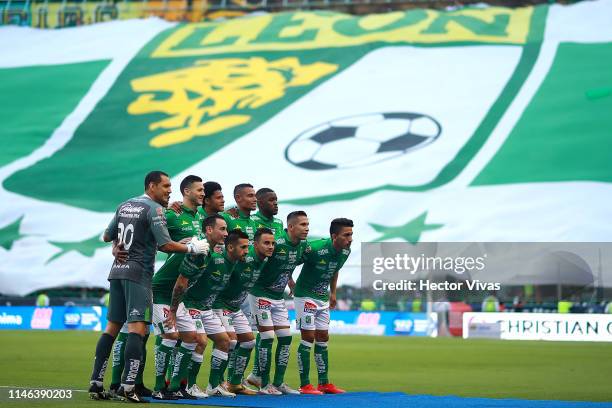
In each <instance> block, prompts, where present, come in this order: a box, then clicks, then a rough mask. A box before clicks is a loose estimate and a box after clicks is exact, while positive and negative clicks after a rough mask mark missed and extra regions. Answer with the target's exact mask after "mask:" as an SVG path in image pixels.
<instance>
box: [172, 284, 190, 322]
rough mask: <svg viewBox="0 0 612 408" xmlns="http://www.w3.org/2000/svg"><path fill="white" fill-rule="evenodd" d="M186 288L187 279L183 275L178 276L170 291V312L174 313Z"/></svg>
mask: <svg viewBox="0 0 612 408" xmlns="http://www.w3.org/2000/svg"><path fill="white" fill-rule="evenodd" d="M188 286H189V279H187V278H186V277H185V276H183V275H179V277H178V278H177V279H176V283H175V284H174V289H172V301H171V302H170V311H172V312H174V313H176V311H177V310H178V307H179V304H181V301H182V300H183V296H184V295H185V292H187V288H188Z"/></svg>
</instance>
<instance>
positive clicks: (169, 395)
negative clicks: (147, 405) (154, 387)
mask: <svg viewBox="0 0 612 408" xmlns="http://www.w3.org/2000/svg"><path fill="white" fill-rule="evenodd" d="M151 398H153V399H156V400H165V401H176V400H177V399H178V398H177V397H175V396H174V393H173V392H170V391H168V389H166V388H164V389H163V390H161V391H153V393H152V394H151Z"/></svg>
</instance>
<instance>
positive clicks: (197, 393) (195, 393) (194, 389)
mask: <svg viewBox="0 0 612 408" xmlns="http://www.w3.org/2000/svg"><path fill="white" fill-rule="evenodd" d="M187 392H188V393H189V395H191V396H192V397H196V398H208V394H207V393H205V392H204V391H202V390H201V389H200V387H198V384H193V385H192V386H191V387H189V388H187Z"/></svg>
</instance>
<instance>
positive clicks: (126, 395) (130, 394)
mask: <svg viewBox="0 0 612 408" xmlns="http://www.w3.org/2000/svg"><path fill="white" fill-rule="evenodd" d="M117 394H119V395H120V396H122V397H123V399H124V400H125V401H127V402H134V403H137V404H143V403H148V402H149V401H148V400H146V399H144V397H143V396H142V395H140V394H138V393H137V392H136V387H133V388H132V389H131V390H129V391H126V390H125V389H124V388H123V387H121V388H119V390H118V391H117Z"/></svg>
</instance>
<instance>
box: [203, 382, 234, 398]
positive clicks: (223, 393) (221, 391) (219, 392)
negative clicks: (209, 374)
mask: <svg viewBox="0 0 612 408" xmlns="http://www.w3.org/2000/svg"><path fill="white" fill-rule="evenodd" d="M206 393H207V394H208V395H209V396H211V397H235V396H236V394H234V393H233V392H229V391H227V390H226V389H225V388H223V387H222V386H221V385H217V386H216V387H215V388H212V387H211V386H210V384H208V387H206Z"/></svg>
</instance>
